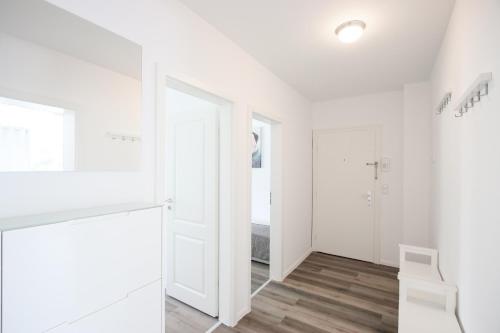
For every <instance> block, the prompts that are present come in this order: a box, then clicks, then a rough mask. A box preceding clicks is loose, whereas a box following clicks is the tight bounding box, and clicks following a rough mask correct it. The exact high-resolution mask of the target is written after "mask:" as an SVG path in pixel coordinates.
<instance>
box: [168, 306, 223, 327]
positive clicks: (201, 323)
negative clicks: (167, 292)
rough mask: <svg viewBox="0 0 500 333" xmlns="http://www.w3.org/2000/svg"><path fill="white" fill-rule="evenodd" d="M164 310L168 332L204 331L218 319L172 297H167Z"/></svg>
mask: <svg viewBox="0 0 500 333" xmlns="http://www.w3.org/2000/svg"><path fill="white" fill-rule="evenodd" d="M165 311H166V315H165V326H166V330H165V332H168V333H204V332H206V331H207V330H208V329H209V328H211V327H212V326H214V325H215V324H216V323H217V321H218V320H217V318H212V317H210V316H209V315H207V314H204V313H203V312H200V311H198V310H196V309H193V308H192V307H190V306H188V305H186V304H184V303H181V302H179V301H178V300H176V299H174V298H172V297H167V299H166V303H165Z"/></svg>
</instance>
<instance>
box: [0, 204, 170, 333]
mask: <svg viewBox="0 0 500 333" xmlns="http://www.w3.org/2000/svg"><path fill="white" fill-rule="evenodd" d="M3 241H4V244H3V259H4V261H3V295H2V302H3V320H2V321H3V323H2V326H3V329H4V331H3V332H4V333H13V332H16V333H17V332H23V333H29V332H42V331H45V330H48V329H51V328H54V327H56V326H58V325H60V324H62V323H64V322H72V321H75V320H77V319H78V318H81V317H83V316H86V315H88V314H90V313H93V312H95V311H97V310H99V309H102V308H103V307H106V306H108V305H109V304H112V303H113V302H116V301H118V300H120V299H123V298H124V297H125V296H126V295H127V294H128V293H129V292H131V291H132V290H136V289H137V288H140V287H142V286H144V285H147V284H148V283H150V282H152V281H156V280H157V279H159V278H160V277H161V209H159V208H153V209H147V210H140V211H134V212H130V213H119V214H111V215H105V216H100V217H93V218H87V219H81V220H76V221H70V222H65V223H58V224H53V225H46V226H41V227H36V228H28V229H22V230H15V231H9V232H5V233H4V236H3Z"/></svg>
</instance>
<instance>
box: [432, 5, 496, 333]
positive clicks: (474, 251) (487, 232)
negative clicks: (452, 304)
mask: <svg viewBox="0 0 500 333" xmlns="http://www.w3.org/2000/svg"><path fill="white" fill-rule="evenodd" d="M499 41H500V2H499V1H498V0H457V1H456V4H455V9H454V11H453V14H452V17H451V21H450V23H449V26H448V31H447V33H446V37H445V40H444V42H443V45H442V47H441V50H440V53H439V56H438V58H437V61H436V63H435V66H434V70H433V73H432V95H433V105H434V106H436V105H437V104H438V102H439V100H440V99H441V98H442V96H443V95H444V93H445V92H447V91H452V93H453V102H458V99H459V98H460V96H461V94H462V93H463V92H464V91H465V90H466V89H467V87H468V86H469V85H470V84H471V83H472V82H473V81H474V80H475V79H476V77H477V76H478V75H479V74H480V73H482V72H493V77H494V79H493V80H494V81H493V83H492V85H491V86H490V88H491V89H490V95H489V96H488V97H487V98H483V100H482V101H481V103H480V104H478V105H476V106H475V107H474V109H472V110H471V111H469V113H467V114H466V115H465V116H464V117H463V118H462V119H455V118H454V116H453V114H454V112H453V110H452V109H451V108H448V109H447V110H446V111H445V112H444V113H443V114H442V115H440V116H433V181H434V184H433V190H432V193H433V197H432V202H433V207H432V213H431V218H432V242H433V244H434V246H436V247H437V248H438V249H439V254H440V260H439V261H440V262H439V264H440V269H441V272H442V273H443V275H444V277H445V279H446V280H448V281H450V282H452V283H453V282H455V283H457V284H458V289H459V291H458V293H459V301H458V304H459V311H458V312H459V316H460V319H461V321H462V323H463V326H464V329H465V331H466V332H470V333H476V332H500V319H499V317H498V311H499V310H498V309H499V308H500V284H499V281H500V251H499V250H498V247H497V244H498V241H499V239H500V211H499V209H498V200H499V198H500V186H499V185H500V173H499V170H500V130H499V124H500V112H499V110H500V89H499V85H498V78H499V76H500V44H499ZM452 104H453V103H452Z"/></svg>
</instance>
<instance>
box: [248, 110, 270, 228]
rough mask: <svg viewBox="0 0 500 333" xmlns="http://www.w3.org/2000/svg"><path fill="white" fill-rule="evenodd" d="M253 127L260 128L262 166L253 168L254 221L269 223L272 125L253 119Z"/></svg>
mask: <svg viewBox="0 0 500 333" xmlns="http://www.w3.org/2000/svg"><path fill="white" fill-rule="evenodd" d="M252 126H253V129H254V130H255V129H260V135H261V136H260V139H259V140H260V141H261V148H262V150H261V151H262V165H261V166H262V167H261V168H252V222H253V223H258V224H264V225H269V224H270V222H271V205H270V203H269V195H270V192H271V125H269V124H267V123H265V122H262V121H259V120H256V119H253V120H252Z"/></svg>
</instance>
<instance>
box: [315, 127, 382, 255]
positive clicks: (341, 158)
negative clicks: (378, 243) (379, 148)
mask: <svg viewBox="0 0 500 333" xmlns="http://www.w3.org/2000/svg"><path fill="white" fill-rule="evenodd" d="M314 146H315V147H314V192H315V196H314V201H315V202H314V237H313V243H314V248H315V249H316V250H318V251H321V252H325V253H329V254H334V255H339V256H344V257H349V258H354V259H359V260H365V261H374V246H373V245H374V224H375V204H374V203H375V202H374V200H375V195H374V193H375V170H374V166H370V165H367V163H373V162H374V161H375V160H376V130H375V129H374V128H360V129H349V130H328V131H317V132H316V133H315V136H314Z"/></svg>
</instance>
